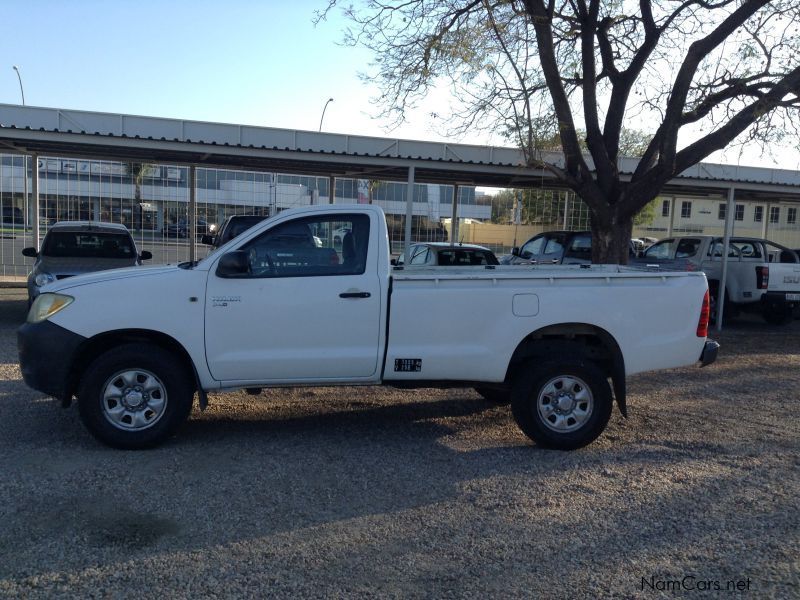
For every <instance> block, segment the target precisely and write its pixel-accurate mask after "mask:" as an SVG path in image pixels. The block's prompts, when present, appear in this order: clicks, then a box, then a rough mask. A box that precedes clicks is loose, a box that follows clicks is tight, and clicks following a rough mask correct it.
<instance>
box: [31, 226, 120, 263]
mask: <svg viewBox="0 0 800 600" xmlns="http://www.w3.org/2000/svg"><path fill="white" fill-rule="evenodd" d="M42 254H43V255H44V256H52V257H54V258H90V257H91V258H119V259H124V258H128V259H133V258H135V257H136V250H135V249H134V247H133V240H131V237H130V235H128V234H126V233H102V232H98V231H50V232H49V233H48V234H47V237H46V238H45V240H44V247H43V248H42Z"/></svg>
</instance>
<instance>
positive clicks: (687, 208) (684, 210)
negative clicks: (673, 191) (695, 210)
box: [681, 200, 692, 219]
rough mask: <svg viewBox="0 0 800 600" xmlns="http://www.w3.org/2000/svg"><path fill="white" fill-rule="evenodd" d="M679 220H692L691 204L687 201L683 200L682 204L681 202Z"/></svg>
mask: <svg viewBox="0 0 800 600" xmlns="http://www.w3.org/2000/svg"><path fill="white" fill-rule="evenodd" d="M681 218H682V219H691V218H692V203H691V202H690V201H689V200H684V201H683V202H681Z"/></svg>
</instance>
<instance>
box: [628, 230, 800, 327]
mask: <svg viewBox="0 0 800 600" xmlns="http://www.w3.org/2000/svg"><path fill="white" fill-rule="evenodd" d="M722 254H723V239H722V238H720V237H714V236H710V235H690V236H685V237H676V238H669V239H665V240H661V241H660V242H658V243H656V244H654V245H652V246H650V247H649V248H648V249H647V250H645V251H644V252H642V253H641V255H640V258H638V259H636V260H635V261H633V262H634V263H638V264H641V263H645V264H647V265H652V266H658V267H660V268H662V269H669V270H679V271H683V270H689V271H702V272H703V273H705V274H706V277H707V278H708V286H709V289H710V293H711V320H712V321H714V320H715V319H716V305H717V296H718V295H719V294H718V290H719V286H720V282H721V281H722ZM724 298H725V308H724V311H723V318H727V317H735V316H736V314H737V313H738V312H739V311H750V312H759V313H761V315H762V316H763V317H764V320H765V321H767V322H768V323H771V324H773V325H780V324H783V323H786V322H787V321H789V320H791V318H792V316H793V314H794V313H796V312H797V310H798V309H800V259H799V258H798V256H797V254H796V253H795V252H794V251H793V250H790V249H789V248H786V247H784V246H781V245H780V244H776V243H775V242H771V241H769V240H765V239H761V238H750V237H733V238H731V239H730V245H729V248H728V272H727V275H726V277H725V296H724Z"/></svg>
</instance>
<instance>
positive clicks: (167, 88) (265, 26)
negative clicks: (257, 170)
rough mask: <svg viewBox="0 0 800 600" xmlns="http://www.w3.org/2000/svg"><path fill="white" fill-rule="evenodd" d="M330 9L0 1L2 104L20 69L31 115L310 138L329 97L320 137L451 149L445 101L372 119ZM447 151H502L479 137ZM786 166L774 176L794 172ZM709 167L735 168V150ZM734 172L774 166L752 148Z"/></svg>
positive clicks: (317, 3) (358, 64)
mask: <svg viewBox="0 0 800 600" xmlns="http://www.w3.org/2000/svg"><path fill="white" fill-rule="evenodd" d="M326 4H327V3H326V0H295V1H293V2H283V1H279V0H260V1H259V0H228V1H220V0H217V1H216V2H211V1H208V0H194V1H186V0H161V1H160V2H159V1H154V0H113V1H108V0H106V1H100V0H71V1H69V2H67V1H58V0H4V1H3V2H2V15H3V22H4V31H3V35H2V37H0V56H2V57H3V59H4V61H3V62H0V103H19V102H20V90H19V84H18V82H17V77H16V73H15V72H14V71H13V69H12V66H13V65H18V66H19V69H20V72H21V74H22V81H23V86H24V90H25V100H26V103H27V104H28V105H31V106H47V107H56V108H73V109H80V110H92V111H105V112H113V113H126V114H139V115H148V116H159V117H172V118H180V119H196V120H201V121H219V122H227V123H241V124H248V125H262V126H270V127H281V128H287V129H307V130H316V129H317V128H318V127H319V120H320V116H321V113H322V108H323V106H324V105H325V101H326V100H327V99H328V98H330V97H333V98H334V101H333V102H332V103H331V104H330V105H329V106H328V109H327V111H326V113H325V119H324V125H323V129H324V130H326V131H333V132H338V133H351V134H356V135H376V136H391V137H404V138H413V139H428V140H442V141H444V140H446V139H447V138H445V136H444V135H443V132H442V131H437V129H436V125H437V123H436V122H435V121H433V120H431V118H430V117H429V114H430V113H431V112H439V113H443V112H446V111H447V103H446V100H444V98H446V97H447V92H446V90H442V92H441V94H440V95H439V99H438V100H434V99H431V100H430V101H429V102H428V104H427V105H426V106H422V107H421V108H420V110H419V111H417V112H416V113H413V114H412V117H411V122H410V123H407V124H405V125H403V126H401V127H399V128H397V129H394V130H391V131H389V130H387V129H386V125H387V123H386V122H382V121H379V120H375V119H372V118H370V114H375V113H376V112H377V111H376V108H375V107H374V106H373V105H372V104H371V102H370V99H371V98H372V97H374V96H375V94H376V91H377V90H375V89H371V88H369V87H367V86H366V85H365V84H364V83H362V82H361V81H360V80H359V78H358V72H359V71H363V70H365V69H366V68H367V66H368V63H369V61H370V60H371V55H370V54H369V53H368V52H366V51H364V50H362V49H355V48H349V47H342V46H340V45H339V44H338V42H339V41H340V40H341V38H342V31H343V29H344V27H345V26H346V23H345V21H344V20H343V19H342V18H341V17H340V13H339V11H338V10H337V11H334V12H333V13H331V18H329V19H328V21H325V22H322V23H321V24H320V25H318V26H316V27H315V26H314V25H313V23H312V19H313V16H314V11H315V9H320V8H322V7H324V6H325V5H326ZM3 63H5V64H3ZM451 141H459V142H464V143H477V144H490V143H495V144H500V143H502V142H501V141H500V140H498V139H494V140H492V139H488V138H487V137H486V136H484V135H476V136H475V137H465V138H461V139H458V140H451ZM783 156H784V157H785V156H786V153H784V154H783ZM791 156H792V158H791V159H789V160H788V162H787V160H786V159H785V158H784V159H783V161H782V164H780V165H777V166H781V167H783V168H798V167H800V159H798V158H796V154H795V153H792V154H791ZM713 160H716V161H718V162H731V163H736V162H737V161H739V160H740V159H739V151H738V150H736V151H729V152H728V153H727V154H726V155H725V156H714V157H713ZM789 163H791V164H789ZM795 163H797V164H795ZM741 164H751V165H763V166H773V165H774V162H773V161H772V160H771V159H769V157H764V158H762V157H761V152H760V151H759V150H756V149H751V150H749V151H747V152H745V153H744V154H743V156H742V158H741Z"/></svg>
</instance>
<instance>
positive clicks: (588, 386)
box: [511, 358, 613, 450]
mask: <svg viewBox="0 0 800 600" xmlns="http://www.w3.org/2000/svg"><path fill="white" fill-rule="evenodd" d="M612 405H613V398H612V395H611V387H610V386H609V385H608V379H607V378H606V376H605V374H604V373H603V372H602V371H601V370H600V369H599V368H598V367H597V366H596V365H595V364H594V363H592V362H590V361H588V360H582V359H580V358H565V359H564V360H560V361H551V362H546V363H541V364H537V363H536V362H534V361H531V362H529V363H528V364H527V365H526V368H525V369H524V370H523V371H522V372H521V373H520V375H518V376H517V378H516V380H515V382H514V386H513V388H512V390H511V410H512V412H513V414H514V419H515V420H516V421H517V425H519V427H520V429H522V431H523V432H524V433H525V435H527V436H528V437H529V438H531V439H532V440H533V441H534V442H536V444H537V445H539V446H542V447H544V448H554V449H557V450H574V449H576V448H581V447H583V446H586V445H587V444H590V443H591V442H593V441H594V440H595V439H597V437H598V436H599V435H600V434H601V433H602V432H603V430H604V429H605V428H606V425H607V424H608V421H609V419H610V418H611V409H612Z"/></svg>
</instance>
